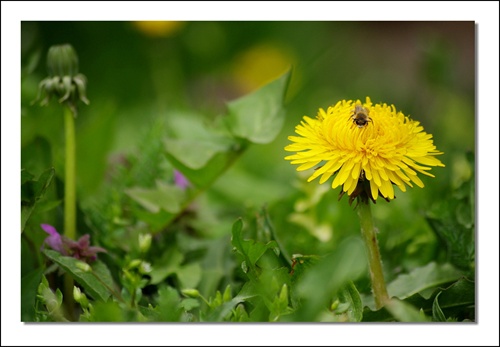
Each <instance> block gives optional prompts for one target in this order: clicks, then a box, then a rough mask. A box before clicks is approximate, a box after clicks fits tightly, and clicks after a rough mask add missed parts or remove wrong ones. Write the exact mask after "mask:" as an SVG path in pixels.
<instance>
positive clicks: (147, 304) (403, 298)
mask: <svg viewBox="0 0 500 347" xmlns="http://www.w3.org/2000/svg"><path fill="white" fill-rule="evenodd" d="M21 33H22V42H21V58H22V62H21V66H22V70H21V102H22V104H21V115H22V117H21V132H22V133H21V167H22V169H23V171H22V175H21V178H22V180H21V198H22V203H23V205H22V230H23V233H22V243H21V258H22V267H21V275H22V299H21V301H22V302H21V304H22V305H21V311H22V317H21V318H22V320H23V321H46V320H48V321H51V320H61V319H62V318H61V317H62V315H58V314H56V313H54V312H58V311H57V310H58V309H61V310H62V306H61V302H62V301H61V299H60V298H59V297H58V295H60V293H59V294H58V293H57V288H59V287H60V286H61V277H60V276H59V273H58V271H57V269H59V268H62V269H63V270H64V271H67V272H69V273H70V274H72V275H73V277H74V278H75V279H76V280H77V283H78V285H79V287H80V288H82V291H83V292H84V293H86V295H87V296H88V297H89V300H90V302H91V304H90V306H88V305H87V306H86V307H85V304H81V303H80V305H79V306H78V307H77V308H76V309H75V311H76V318H74V320H80V321H94V322H100V321H113V322H116V321H133V322H136V321H183V322H191V321H195V322H198V321H202V322H206V321H209V322H213V321H217V322H221V321H258V322H267V321H281V322H290V321H294V322H316V321H333V322H339V321H351V322H353V321H354V322H359V321H364V322H367V321H412V322H414V321H431V320H432V321H474V320H475V155H474V153H475V116H474V115H475V72H474V71H475V70H474V66H475V61H474V59H475V52H474V47H475V42H474V38H475V27H474V22H460V21H458V22H287V21H284V22H251V21H249V22H231V21H227V22H210V21H203V22H185V23H182V24H181V25H179V26H176V27H173V29H172V30H170V31H168V30H166V31H165V32H164V33H162V34H161V35H153V34H150V33H149V34H148V33H147V32H145V31H144V30H141V29H140V27H138V26H137V25H136V24H134V23H132V22H50V21H47V22H23V23H22V25H21ZM60 43H70V44H72V45H73V47H74V48H75V49H76V51H77V53H78V55H79V59H80V72H82V73H83V74H85V75H86V76H87V78H88V81H89V82H88V90H87V96H88V98H89V100H90V102H91V104H90V106H82V107H80V109H79V116H78V118H77V120H76V127H77V185H78V187H77V188H78V232H79V234H80V235H83V234H84V233H89V234H90V235H91V242H92V243H93V244H96V245H100V246H102V247H104V248H106V249H107V250H108V253H106V254H100V255H99V259H100V260H99V262H98V263H97V264H98V265H93V266H97V268H98V269H94V271H93V272H94V273H101V274H103V272H102V271H104V273H105V275H103V276H104V277H105V281H104V282H106V283H108V284H109V286H107V287H106V286H103V284H102V280H103V279H102V278H99V280H97V281H96V280H95V278H93V277H89V279H85V280H82V279H81V278H82V275H81V274H80V272H81V269H78V268H77V267H75V266H76V265H75V264H73V263H72V262H71V261H70V260H68V259H61V258H64V257H60V256H58V255H57V254H54V252H50V251H48V250H46V251H44V252H43V253H42V252H40V251H39V250H40V246H41V245H42V242H43V240H44V238H45V237H46V234H45V233H44V232H43V230H41V228H40V224H41V223H48V224H51V225H54V226H55V227H56V228H57V229H58V230H59V231H60V232H62V231H63V230H62V206H63V202H62V197H63V179H64V174H63V172H64V167H63V163H64V160H63V153H64V152H63V148H64V142H63V131H62V120H63V119H62V116H63V113H62V109H61V107H60V106H59V105H57V103H56V102H55V101H53V102H52V103H51V104H50V105H49V106H48V107H44V108H42V107H39V106H37V105H32V104H31V102H32V101H33V100H34V99H35V98H36V94H37V88H38V83H39V82H40V81H41V80H42V79H43V78H44V77H45V76H46V69H45V55H46V52H47V50H48V48H49V47H50V46H51V45H54V44H60ZM290 67H291V70H290V72H287V71H288V70H289V69H290ZM271 81H274V82H272V83H270V84H268V83H269V82H271ZM261 87H262V88H261ZM259 88H261V89H259ZM366 96H370V97H371V99H372V101H373V102H386V103H389V104H394V105H396V107H397V108H398V109H400V110H402V111H403V112H404V113H405V114H406V115H410V116H411V117H413V118H414V119H416V120H418V121H420V122H421V123H422V124H423V126H424V128H425V130H426V131H427V132H428V133H431V134H433V135H434V143H435V144H436V146H437V148H438V149H440V150H441V151H443V152H444V153H445V154H444V155H443V156H441V157H440V160H442V162H443V163H444V164H445V165H446V167H445V168H436V169H433V170H432V173H433V174H435V175H436V178H429V177H422V180H423V181H424V183H425V185H426V187H425V188H424V189H420V188H414V189H409V190H408V191H407V192H406V193H399V194H397V198H396V199H395V200H394V201H393V202H391V203H386V202H385V201H383V200H382V201H379V202H378V203H377V204H376V205H375V206H373V214H374V218H375V224H376V226H377V227H378V229H379V234H378V236H379V244H380V248H381V253H382V259H383V261H384V263H383V264H384V271H385V275H386V281H387V283H388V290H389V294H390V295H391V296H394V297H396V298H397V299H399V300H394V301H393V302H391V305H389V306H387V307H386V308H384V309H381V310H378V311H375V309H374V307H373V303H372V302H373V299H372V298H371V294H370V283H369V277H368V272H367V267H366V264H365V263H366V259H365V258H364V250H363V245H362V244H360V235H359V222H358V220H357V216H356V213H355V211H354V210H353V208H352V207H350V206H349V205H348V203H347V200H346V199H345V198H344V200H341V201H337V196H338V191H332V190H331V189H330V188H329V185H328V184H325V185H323V186H320V185H318V184H317V182H312V183H306V181H305V178H304V177H303V176H301V175H299V174H298V173H297V172H296V171H295V168H294V167H292V166H291V165H290V164H289V163H288V162H286V161H285V160H284V159H283V158H284V156H285V155H286V153H285V151H284V150H283V148H284V147H285V146H286V145H287V144H288V140H287V136H289V135H292V134H293V132H294V127H295V125H297V124H298V123H299V122H300V120H301V118H302V116H304V115H308V116H315V114H316V112H317V110H318V108H319V107H322V108H326V107H328V106H329V105H332V104H334V103H336V102H337V101H338V100H340V99H364V98H365V97H366ZM174 169H177V170H180V171H182V172H183V173H184V175H185V176H186V177H187V178H188V179H189V180H190V182H191V183H192V186H191V187H190V188H188V189H187V190H186V191H184V190H182V189H180V188H179V187H176V186H175V185H174V184H173V182H174V181H173V172H174ZM141 235H142V236H141ZM144 235H151V237H152V240H153V241H152V244H151V246H150V247H149V248H147V249H146V248H144V246H143V247H142V248H141V245H140V243H139V239H140V238H143V237H144ZM51 264H57V265H51ZM79 271H80V272H79ZM99 271H101V272H99ZM83 277H84V278H87V277H85V276H83ZM78 279H80V281H79V280H78ZM48 288H50V290H48ZM186 290H188V291H186ZM42 293H43V295H42ZM54 293H55V294H54ZM51 295H52V296H54V298H52V296H51ZM50 302H52V303H59V305H57V304H54V305H53V306H50V305H49V304H48V303H50Z"/></svg>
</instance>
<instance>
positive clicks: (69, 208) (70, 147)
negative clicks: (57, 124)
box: [64, 107, 76, 319]
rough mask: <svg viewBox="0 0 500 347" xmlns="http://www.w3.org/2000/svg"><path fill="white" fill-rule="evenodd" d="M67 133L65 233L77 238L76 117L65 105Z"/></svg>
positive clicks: (68, 281)
mask: <svg viewBox="0 0 500 347" xmlns="http://www.w3.org/2000/svg"><path fill="white" fill-rule="evenodd" d="M64 133H65V141H66V144H65V148H66V153H65V165H64V169H65V176H64V234H65V235H66V236H67V237H69V238H70V239H72V240H76V177H75V176H76V153H75V150H76V145H75V142H76V141H75V117H74V115H73V112H72V111H71V109H70V108H69V107H64ZM73 286H74V283H73V278H72V277H71V276H70V275H69V274H66V275H65V276H64V298H65V301H66V307H67V310H68V315H69V318H70V319H72V318H74V317H73V316H74V313H73V312H74V310H73V307H74V303H73Z"/></svg>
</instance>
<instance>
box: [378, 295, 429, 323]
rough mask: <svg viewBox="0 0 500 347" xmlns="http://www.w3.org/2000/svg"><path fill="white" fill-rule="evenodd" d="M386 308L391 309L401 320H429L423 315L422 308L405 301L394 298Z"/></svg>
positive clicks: (393, 314) (398, 319)
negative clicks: (419, 308)
mask: <svg viewBox="0 0 500 347" xmlns="http://www.w3.org/2000/svg"><path fill="white" fill-rule="evenodd" d="M384 308H385V309H386V310H387V311H389V312H390V313H391V314H392V316H393V317H394V318H396V320H397V321H399V322H428V321H429V320H428V319H427V317H425V316H422V314H421V313H420V310H418V309H417V308H415V307H414V306H412V305H411V304H408V303H406V302H404V301H401V300H398V299H395V298H392V299H391V300H389V301H388V302H387V303H386V305H385V306H384Z"/></svg>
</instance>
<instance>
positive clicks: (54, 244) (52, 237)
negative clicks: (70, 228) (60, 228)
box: [40, 224, 67, 255]
mask: <svg viewBox="0 0 500 347" xmlns="http://www.w3.org/2000/svg"><path fill="white" fill-rule="evenodd" d="M40 226H41V227H42V229H43V230H44V231H45V232H46V233H47V234H49V236H48V237H47V238H46V239H45V240H44V241H43V244H42V249H43V247H44V246H45V244H47V245H48V246H49V247H50V248H52V249H53V250H54V251H58V252H59V253H61V254H62V255H67V252H66V250H65V249H64V248H63V242H62V239H61V235H59V233H58V232H57V230H56V228H54V227H53V226H52V225H49V224H41V225H40Z"/></svg>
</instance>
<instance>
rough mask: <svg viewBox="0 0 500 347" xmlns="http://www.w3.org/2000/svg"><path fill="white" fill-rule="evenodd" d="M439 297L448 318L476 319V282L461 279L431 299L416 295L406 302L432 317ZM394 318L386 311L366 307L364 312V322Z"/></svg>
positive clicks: (436, 292)
mask: <svg viewBox="0 0 500 347" xmlns="http://www.w3.org/2000/svg"><path fill="white" fill-rule="evenodd" d="M437 295H439V307H440V308H441V310H442V311H443V313H444V314H445V315H446V316H447V317H455V318H457V319H458V320H464V319H469V320H471V321H473V320H474V319H475V311H474V305H475V286H474V282H472V281H469V280H467V279H466V278H460V279H459V280H458V281H456V282H455V283H453V284H452V285H450V286H449V287H447V288H443V287H438V288H437V289H436V290H434V293H433V294H432V296H431V297H429V298H424V297H422V295H420V294H418V293H417V294H414V295H412V296H410V297H408V298H406V299H405V300H404V302H406V303H408V304H410V305H412V306H413V307H416V308H420V310H422V311H423V312H424V313H425V314H427V315H429V316H431V315H432V311H433V303H434V299H435V298H436V296H437ZM391 320H393V317H392V316H391V315H390V314H389V312H388V311H387V310H385V309H380V310H377V311H372V309H370V308H369V307H365V309H364V311H363V321H364V322H387V321H391Z"/></svg>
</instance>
